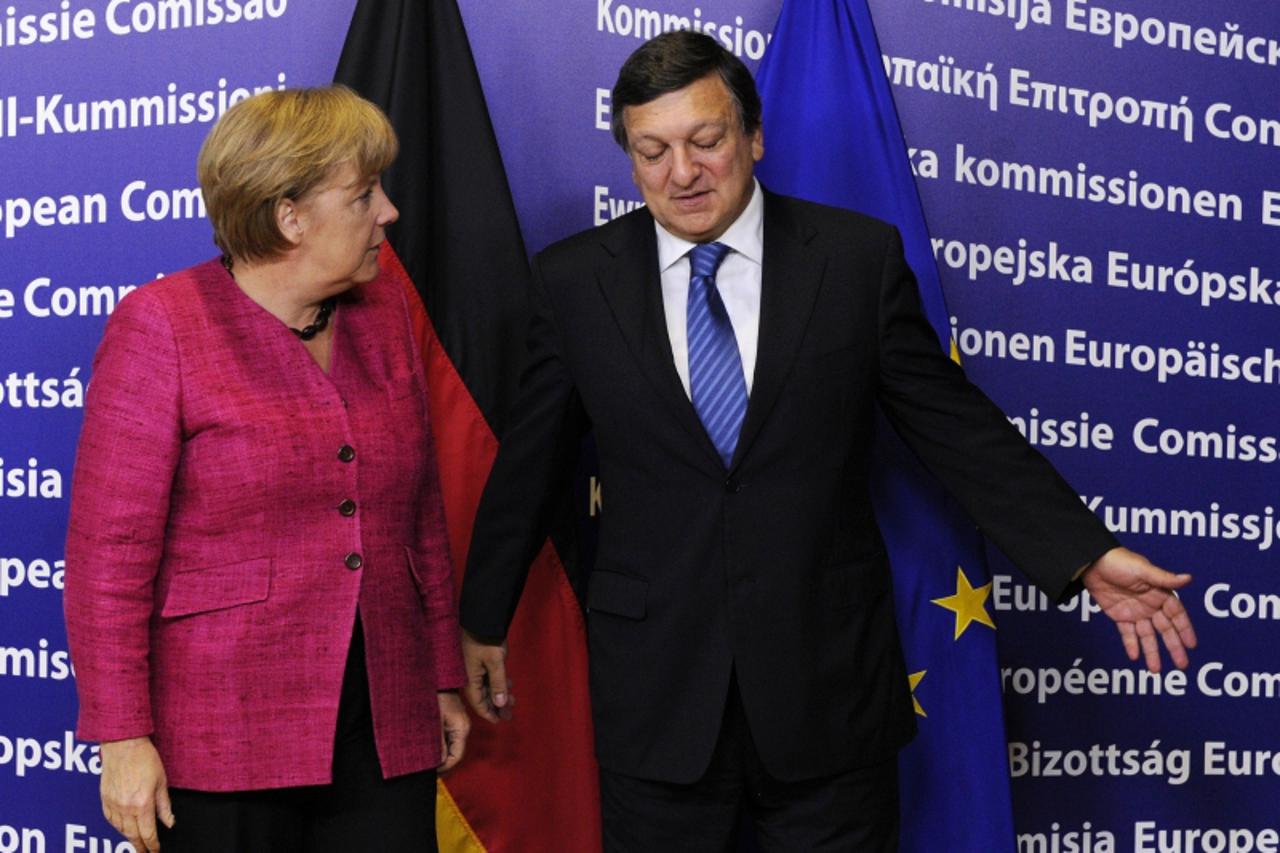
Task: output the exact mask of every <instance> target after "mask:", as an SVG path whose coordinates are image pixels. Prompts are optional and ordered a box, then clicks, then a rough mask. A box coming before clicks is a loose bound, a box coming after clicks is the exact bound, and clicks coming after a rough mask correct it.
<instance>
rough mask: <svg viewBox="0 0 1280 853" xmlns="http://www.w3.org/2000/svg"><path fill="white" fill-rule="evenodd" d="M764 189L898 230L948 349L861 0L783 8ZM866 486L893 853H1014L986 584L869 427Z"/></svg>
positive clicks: (931, 494) (767, 77) (952, 521)
mask: <svg viewBox="0 0 1280 853" xmlns="http://www.w3.org/2000/svg"><path fill="white" fill-rule="evenodd" d="M757 77H758V83H759V88H760V94H761V97H762V99H763V102H764V140H765V152H766V153H765V158H764V160H763V161H762V162H761V164H760V168H759V169H758V174H759V175H760V177H761V180H762V181H763V182H764V183H765V184H766V185H767V186H768V187H769V188H770V189H772V190H774V191H777V192H782V193H787V194H790V195H795V196H799V197H801V198H806V199H810V200H812V201H816V202H821V203H823V204H829V205H835V206H838V207H846V208H851V209H854V210H859V211H862V212H863V213H869V214H871V215H873V216H878V217H880V218H881V219H884V220H887V221H889V222H891V223H893V224H894V225H896V226H897V227H898V228H899V229H900V230H901V232H902V237H903V243H904V246H905V249H906V255H907V260H908V262H909V263H910V265H911V267H912V269H913V270H914V271H915V274H916V277H917V279H918V281H919V285H920V297H921V300H922V302H923V304H924V306H925V312H926V314H927V315H928V317H929V320H930V322H931V323H932V324H933V327H934V329H936V330H937V331H938V338H939V345H940V346H944V347H948V348H949V347H950V332H949V324H948V322H947V311H946V306H945V304H944V303H943V298H942V288H941V285H940V283H939V280H938V272H937V268H936V267H935V266H934V261H933V255H932V251H931V249H930V245H929V233H928V230H927V228H926V226H925V219H924V212H923V210H922V209H921V206H920V198H919V195H918V194H917V192H916V185H915V181H914V179H913V177H912V173H911V165H910V163H909V161H908V158H907V151H906V146H905V144H904V142H903V138H902V128H901V126H900V125H899V123H898V115H897V111H896V110H895V109H894V104H893V95H892V93H891V92H890V89H889V82H888V79H887V78H886V75H885V73H884V67H883V65H882V61H881V58H880V48H879V45H878V43H877V41H876V36H875V30H874V28H873V26H872V22H871V14H870V12H869V11H868V9H867V6H866V2H865V0H787V2H784V3H783V6H782V11H781V13H780V15H779V18H778V24H777V26H776V27H775V29H774V35H773V40H772V42H771V43H770V46H769V50H768V52H767V53H766V54H765V57H764V61H763V63H762V64H761V66H760V70H759V73H758V75H757ZM877 440H878V442H879V445H880V447H879V448H878V452H877V454H876V457H877V459H878V461H879V470H878V471H877V472H876V478H875V482H874V485H873V488H874V489H875V500H876V511H877V516H878V519H879V522H880V526H881V529H882V530H883V532H884V536H885V540H886V542H887V545H888V549H889V556H890V559H891V561H892V564H893V570H894V595H895V598H896V601H897V610H898V624H899V626H900V629H901V631H902V641H903V646H904V650H905V652H906V658H907V666H908V669H909V672H910V681H911V686H912V691H913V694H914V696H915V699H916V713H917V714H918V715H919V717H918V720H917V722H918V723H919V727H920V734H919V735H918V736H917V738H916V740H915V741H914V742H913V743H912V744H911V745H910V746H909V747H908V748H907V749H906V750H904V751H903V753H902V756H901V760H900V770H901V778H902V848H901V849H902V850H903V851H904V853H925V851H930V853H932V851H937V850H947V851H949V853H965V851H972V853H1000V851H1012V850H1013V848H1014V837H1013V820H1012V815H1011V812H1010V800H1009V779H1008V772H1007V765H1006V759H1005V740H1004V721H1003V716H1002V713H1001V703H1000V689H999V676H998V670H997V667H996V644H995V630H994V623H993V622H992V620H991V616H990V602H989V595H990V590H991V587H990V582H989V577H988V573H987V568H986V562H985V559H984V557H983V551H982V543H981V540H980V538H979V536H978V533H977V531H976V530H975V529H974V527H973V524H972V523H971V522H969V521H968V520H967V519H966V518H965V516H964V515H963V514H962V513H961V511H960V509H959V508H958V507H957V506H956V505H955V504H954V503H953V502H952V501H951V500H950V499H949V498H948V497H947V495H946V494H945V493H944V492H943V491H942V490H941V487H940V486H939V485H938V484H937V482H936V481H934V480H933V479H932V478H931V477H930V476H929V475H928V474H927V473H926V472H925V471H924V470H923V468H922V467H921V466H920V464H919V463H918V462H917V461H916V460H915V458H914V457H913V456H912V455H911V454H910V452H909V451H907V450H906V448H905V447H904V446H903V445H902V444H901V442H900V441H899V440H898V439H897V437H896V436H895V435H893V434H892V431H891V430H889V429H888V427H887V425H886V424H885V422H884V421H883V419H882V420H881V429H880V434H879V436H878V439H877Z"/></svg>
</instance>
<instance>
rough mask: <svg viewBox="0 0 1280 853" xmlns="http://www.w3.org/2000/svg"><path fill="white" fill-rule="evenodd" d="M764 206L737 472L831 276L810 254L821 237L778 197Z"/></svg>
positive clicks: (820, 259)
mask: <svg viewBox="0 0 1280 853" xmlns="http://www.w3.org/2000/svg"><path fill="white" fill-rule="evenodd" d="M764 200H765V207H764V270H763V272H762V275H761V283H760V336H759V344H758V347H757V354H756V375H755V382H754V383H753V385H752V388H751V399H750V400H749V401H748V403H747V414H746V417H745V419H744V420H743V423H742V431H741V433H740V434H739V436H738V446H737V448H736V450H735V451H734V454H733V464H732V465H731V466H730V468H731V469H736V468H737V467H738V465H739V464H740V463H741V461H742V459H743V456H744V455H745V454H746V452H747V451H748V450H749V449H750V447H751V443H752V442H753V441H754V440H755V438H756V436H757V435H758V434H759V432H760V428H761V427H762V426H764V423H765V421H766V420H767V419H768V417H769V412H770V411H771V410H772V409H773V406H774V403H776V402H777V400H778V394H779V393H780V392H781V391H782V387H783V385H784V384H785V382H786V379H787V376H788V375H789V374H790V372H791V366H792V364H794V362H795V357H796V353H797V351H798V350H799V348H800V342H801V341H802V340H804V333H805V330H806V329H807V328H808V325H809V318H810V317H812V315H813V306H814V304H815V301H816V299H817V295H818V291H819V289H820V288H821V286H822V277H823V274H824V272H825V270H826V258H825V257H821V256H815V255H814V253H813V252H812V251H811V250H809V249H808V248H807V246H808V244H809V243H810V242H811V241H812V240H813V238H814V236H816V234H817V232H816V231H814V229H813V227H812V226H810V225H809V224H808V223H804V222H798V221H796V220H794V219H793V218H792V217H791V216H789V215H788V214H787V211H786V209H785V208H784V207H783V204H782V202H781V201H780V200H779V198H778V197H777V196H775V195H773V194H772V193H769V192H766V193H765V197H764Z"/></svg>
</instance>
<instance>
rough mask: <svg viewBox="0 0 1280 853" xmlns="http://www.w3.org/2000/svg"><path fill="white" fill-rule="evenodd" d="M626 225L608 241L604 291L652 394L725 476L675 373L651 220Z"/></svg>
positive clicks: (641, 217) (638, 218)
mask: <svg viewBox="0 0 1280 853" xmlns="http://www.w3.org/2000/svg"><path fill="white" fill-rule="evenodd" d="M628 219H629V221H628V222H627V227H625V228H622V229H619V230H617V231H615V232H613V233H612V234H609V235H607V236H606V238H605V240H604V242H603V246H604V250H605V252H606V253H607V256H608V257H607V260H606V262H605V264H603V265H602V266H601V267H600V268H599V269H598V270H597V272H596V280H597V283H598V284H599V286H600V291H601V293H602V294H603V296H604V299H605V301H606V302H607V303H608V305H609V310H610V311H611V312H612V313H613V318H614V321H615V322H616V323H617V324H618V328H619V330H620V331H621V333H622V337H623V339H624V340H625V341H626V343H627V346H628V347H629V348H630V350H631V352H632V355H633V356H634V357H635V358H636V360H637V361H638V362H639V363H640V368H641V371H642V372H643V373H644V375H645V378H646V379H648V380H649V383H650V384H651V385H652V386H653V389H654V393H655V394H656V395H657V397H658V398H659V400H660V401H661V402H662V404H663V406H664V407H665V408H666V409H667V410H668V411H669V413H670V414H671V416H672V417H674V418H675V419H676V421H678V422H679V423H680V426H681V427H682V428H683V429H684V430H685V431H686V432H688V433H689V436H690V438H692V439H693V441H694V442H696V443H697V444H699V445H700V446H701V447H702V448H703V449H704V451H705V454H704V455H705V456H706V457H707V462H708V463H709V464H714V466H715V467H716V468H717V469H719V470H723V463H722V462H721V461H720V455H719V454H718V453H717V452H716V448H715V445H714V444H712V443H711V439H710V438H709V437H708V436H707V433H706V430H705V429H703V427H702V421H701V420H699V419H698V413H697V411H696V410H695V409H694V408H693V403H691V402H690V401H689V397H688V395H686V394H685V390H684V385H683V384H681V382H680V375H679V374H678V373H676V368H675V359H674V356H673V355H672V354H671V339H670V336H669V335H668V334H667V319H666V315H665V313H664V312H663V306H662V280H661V277H660V274H659V270H658V241H657V237H656V235H655V233H654V230H653V229H654V226H653V219H652V217H650V216H649V215H648V214H647V213H646V214H636V215H632V216H630V217H629V218H628Z"/></svg>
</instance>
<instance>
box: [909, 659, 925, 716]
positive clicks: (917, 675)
mask: <svg viewBox="0 0 1280 853" xmlns="http://www.w3.org/2000/svg"><path fill="white" fill-rule="evenodd" d="M926 672H928V670H927V669H922V670H920V671H919V672H913V673H911V674H910V675H908V676H907V686H909V687H910V688H911V704H912V705H915V706H916V713H917V714H919V715H920V716H921V717H927V716H929V715H928V714H926V713H925V712H924V706H923V705H921V704H920V700H919V699H917V698H916V688H917V687H919V686H920V682H921V681H923V680H924V674H925V673H926Z"/></svg>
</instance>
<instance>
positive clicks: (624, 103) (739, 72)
mask: <svg viewBox="0 0 1280 853" xmlns="http://www.w3.org/2000/svg"><path fill="white" fill-rule="evenodd" d="M708 74H719V75H720V79H721V80H723V81H724V85H725V86H726V87H727V88H728V89H729V95H730V97H732V98H733V104H734V106H735V107H737V110H738V118H739V119H740V120H741V122H742V131H743V133H746V134H748V135H750V134H752V133H755V132H756V131H757V130H758V129H759V128H760V95H759V93H758V92H756V83H755V80H753V79H752V77H751V72H750V71H748V70H747V66H745V65H743V64H742V60H740V59H738V57H736V56H734V55H733V54H732V53H730V52H729V51H727V50H725V49H724V47H722V46H721V45H720V43H719V42H718V41H716V40H715V39H713V38H711V36H706V35H703V34H702V33H695V32H693V31H692V30H673V31H671V32H669V33H663V34H662V35H660V36H655V37H654V38H651V39H649V41H647V42H645V43H644V44H642V45H640V47H638V48H637V49H636V51H635V52H634V53H632V54H631V55H630V56H629V57H627V61H626V62H624V63H622V69H621V70H620V71H618V82H616V83H614V84H613V96H612V99H611V100H612V116H611V117H610V119H609V129H610V130H612V131H613V138H614V140H615V141H616V142H617V143H618V145H620V146H622V150H623V151H627V150H629V149H628V146H627V129H626V127H624V126H623V124H622V115H623V112H624V111H625V110H626V108H627V107H638V106H640V105H642V104H647V103H649V102H650V101H652V100H656V99H657V98H660V97H662V96H663V95H667V94H670V93H671V92H678V91H679V90H681V89H683V88H684V87H686V86H688V85H690V84H693V83H696V82H698V81H699V80H701V79H702V78H703V77H706V76H707V75H708Z"/></svg>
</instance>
